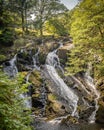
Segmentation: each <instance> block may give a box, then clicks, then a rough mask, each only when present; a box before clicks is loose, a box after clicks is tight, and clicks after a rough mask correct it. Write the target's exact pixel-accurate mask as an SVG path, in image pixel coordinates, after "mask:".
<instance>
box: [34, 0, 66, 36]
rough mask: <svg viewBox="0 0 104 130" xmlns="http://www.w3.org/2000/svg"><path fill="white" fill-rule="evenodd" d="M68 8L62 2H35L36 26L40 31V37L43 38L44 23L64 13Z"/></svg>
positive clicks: (48, 0)
mask: <svg viewBox="0 0 104 130" xmlns="http://www.w3.org/2000/svg"><path fill="white" fill-rule="evenodd" d="M66 10H67V8H66V7H65V6H64V5H63V4H62V3H61V2H60V0H35V7H34V16H35V20H34V26H35V28H37V29H39V30H40V36H41V37H42V36H43V27H44V23H45V22H46V21H47V20H48V19H49V18H51V17H52V16H54V15H56V14H58V13H63V12H65V11H66Z"/></svg>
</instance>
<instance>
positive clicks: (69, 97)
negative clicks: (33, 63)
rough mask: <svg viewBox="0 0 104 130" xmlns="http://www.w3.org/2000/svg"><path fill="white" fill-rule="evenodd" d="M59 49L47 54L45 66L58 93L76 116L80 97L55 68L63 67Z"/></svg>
mask: <svg viewBox="0 0 104 130" xmlns="http://www.w3.org/2000/svg"><path fill="white" fill-rule="evenodd" d="M60 46H62V45H60ZM57 50H58V49H56V50H54V51H52V52H50V53H49V54H48V55H47V58H46V64H45V67H46V69H47V71H48V74H49V76H50V78H51V79H52V81H53V82H54V83H55V85H56V86H57V87H56V88H55V89H56V90H57V91H56V93H57V94H58V96H60V97H61V98H63V99H64V100H65V101H66V102H67V103H68V106H69V108H70V109H71V111H72V112H71V115H72V116H75V114H76V110H77V103H78V97H77V95H76V94H75V93H74V92H73V91H72V90H71V88H69V87H68V86H67V85H66V84H65V82H64V81H63V79H62V78H61V77H60V76H59V75H58V73H57V71H56V68H55V67H56V66H58V67H59V68H61V66H60V62H59V58H58V56H57V54H56V53H57Z"/></svg>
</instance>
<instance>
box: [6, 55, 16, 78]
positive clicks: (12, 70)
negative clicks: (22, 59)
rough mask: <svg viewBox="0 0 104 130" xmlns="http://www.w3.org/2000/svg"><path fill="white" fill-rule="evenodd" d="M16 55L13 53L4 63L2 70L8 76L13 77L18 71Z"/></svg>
mask: <svg viewBox="0 0 104 130" xmlns="http://www.w3.org/2000/svg"><path fill="white" fill-rule="evenodd" d="M16 60H17V55H15V56H14V57H13V58H12V59H11V60H10V61H8V62H6V63H5V64H4V72H5V73H6V74H7V75H9V76H10V77H15V76H16V74H17V73H18V69H17V67H16V64H15V62H16Z"/></svg>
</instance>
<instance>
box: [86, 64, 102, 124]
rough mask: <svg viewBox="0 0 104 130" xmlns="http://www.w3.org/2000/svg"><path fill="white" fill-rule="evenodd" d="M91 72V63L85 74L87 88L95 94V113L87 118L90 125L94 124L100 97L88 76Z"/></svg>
mask: <svg viewBox="0 0 104 130" xmlns="http://www.w3.org/2000/svg"><path fill="white" fill-rule="evenodd" d="M91 70H92V65H91V63H89V64H88V70H87V72H86V73H85V82H86V83H87V85H88V86H89V88H90V90H91V93H92V94H93V95H94V94H95V99H94V100H95V111H93V113H92V114H91V116H90V117H89V122H90V123H94V122H95V119H96V118H95V116H96V112H97V110H98V108H99V106H98V99H99V97H100V93H99V92H98V90H97V89H96V86H95V84H94V81H93V78H92V77H91V76H90V75H91V74H90V72H91Z"/></svg>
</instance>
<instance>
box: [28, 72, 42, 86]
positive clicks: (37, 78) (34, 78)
mask: <svg viewBox="0 0 104 130" xmlns="http://www.w3.org/2000/svg"><path fill="white" fill-rule="evenodd" d="M29 81H30V82H31V83H32V84H33V86H34V87H40V86H41V84H42V82H43V80H42V77H41V73H40V72H39V71H37V70H34V71H33V72H32V73H31V75H30V77H29Z"/></svg>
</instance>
